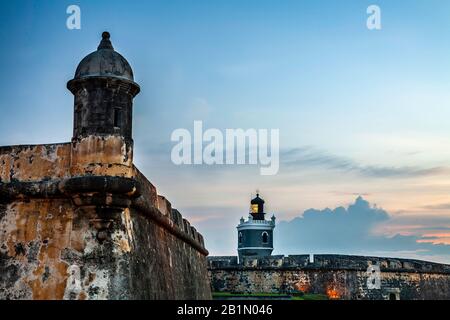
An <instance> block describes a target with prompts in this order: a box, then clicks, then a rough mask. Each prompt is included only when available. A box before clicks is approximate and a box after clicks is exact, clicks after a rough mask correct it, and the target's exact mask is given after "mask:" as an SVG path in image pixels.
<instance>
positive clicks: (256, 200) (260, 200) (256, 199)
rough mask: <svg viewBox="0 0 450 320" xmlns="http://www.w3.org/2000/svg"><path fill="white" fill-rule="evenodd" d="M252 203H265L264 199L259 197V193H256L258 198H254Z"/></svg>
mask: <svg viewBox="0 0 450 320" xmlns="http://www.w3.org/2000/svg"><path fill="white" fill-rule="evenodd" d="M250 203H251V204H264V200H263V199H261V198H260V197H259V193H257V194H256V198H254V199H253V200H252V201H251V202H250Z"/></svg>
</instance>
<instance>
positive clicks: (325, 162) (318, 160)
mask: <svg viewBox="0 0 450 320" xmlns="http://www.w3.org/2000/svg"><path fill="white" fill-rule="evenodd" d="M280 159H281V163H282V164H283V165H284V166H285V167H287V168H297V167H305V166H309V167H321V168H326V169H332V170H339V171H344V172H356V173H358V174H360V175H363V176H367V177H375V178H412V177H420V176H430V175H438V174H441V173H447V172H448V168H445V167H432V168H418V167H394V166H392V167H391V166H373V165H362V164H359V163H358V162H356V161H354V160H352V159H349V158H345V157H340V156H336V155H333V154H330V153H327V152H324V151H320V150H317V149H314V148H312V147H301V148H293V149H289V150H285V151H283V152H281V154H280Z"/></svg>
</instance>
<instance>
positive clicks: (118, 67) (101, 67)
mask: <svg viewBox="0 0 450 320" xmlns="http://www.w3.org/2000/svg"><path fill="white" fill-rule="evenodd" d="M109 38H110V34H109V32H103V34H102V40H101V42H100V44H99V46H98V48H97V51H94V52H92V53H91V54H88V55H87V56H86V57H85V58H84V59H83V60H81V62H80V64H79V65H78V67H77V71H76V72H75V78H74V79H84V78H89V77H114V78H119V79H125V80H129V81H133V82H134V78H133V70H132V69H131V66H130V64H129V63H128V61H127V60H126V59H125V58H124V57H122V55H120V54H119V53H117V52H116V51H114V48H113V46H112V44H111V41H110V40H109Z"/></svg>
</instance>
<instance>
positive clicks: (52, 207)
mask: <svg viewBox="0 0 450 320" xmlns="http://www.w3.org/2000/svg"><path fill="white" fill-rule="evenodd" d="M112 139H115V138H113V137H110V138H106V139H105V140H104V141H105V142H107V141H109V142H111V140H112ZM114 143H115V142H111V144H112V145H114ZM94 145H95V148H96V150H97V151H98V150H99V148H98V145H97V144H94ZM77 150H79V148H78V146H74V145H73V144H71V143H65V144H54V145H37V146H14V147H2V148H0V169H1V171H0V202H1V204H0V298H1V299H208V298H210V288H209V279H208V278H207V271H206V255H207V253H208V252H207V251H206V249H205V248H204V241H203V237H202V236H201V235H200V234H199V233H198V232H196V231H195V229H194V228H192V229H190V230H186V229H185V227H184V225H185V224H184V222H183V218H182V217H181V214H180V213H179V212H178V211H177V210H175V209H173V210H172V211H173V212H176V213H177V214H172V212H169V214H168V212H166V211H167V210H168V209H170V208H171V205H170V203H169V202H168V201H167V200H165V199H164V198H162V197H161V196H158V195H157V192H156V188H155V187H154V186H153V185H152V184H151V183H150V182H149V181H148V180H147V179H146V178H145V177H144V176H143V175H142V173H140V172H139V171H138V169H137V168H136V167H134V166H133V165H132V164H131V163H130V164H129V166H127V165H124V164H123V163H117V159H124V157H123V156H124V154H122V155H117V154H115V155H114V154H113V153H114V152H115V151H113V150H114V148H111V149H107V151H105V152H104V153H102V154H98V156H99V157H98V158H99V159H102V161H103V162H102V163H101V164H95V165H94V164H92V163H91V162H90V161H89V162H88V163H86V166H85V169H86V171H87V172H88V173H87V174H85V175H78V174H79V173H80V171H82V170H81V168H82V166H80V164H79V163H78V162H77V163H76V164H74V162H73V158H72V157H71V155H72V154H73V153H74V152H77ZM110 150H111V151H110ZM116 150H117V151H118V152H124V150H125V149H124V148H117V149H116ZM86 152H87V153H90V152H92V151H91V150H89V147H88V146H86ZM109 152H111V153H109ZM108 159H114V160H112V161H111V163H109V164H108V161H109V160H108ZM73 165H75V166H76V170H74V169H73V167H72V166H73ZM73 171H75V172H76V173H77V175H76V176H72V173H71V172H73ZM93 172H95V173H96V174H102V176H99V175H93V174H92V173H93ZM158 199H164V210H162V208H160V206H159V204H160V203H161V200H158ZM170 210H171V209H170ZM174 218H175V219H174Z"/></svg>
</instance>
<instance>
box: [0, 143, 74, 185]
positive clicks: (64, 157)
mask: <svg viewBox="0 0 450 320" xmlns="http://www.w3.org/2000/svg"><path fill="white" fill-rule="evenodd" d="M70 152H71V148H70V143H60V144H47V145H23V146H10V147H0V181H1V182H4V183H5V182H12V181H41V180H49V179H53V178H64V177H68V176H69V170H70V159H71V155H70Z"/></svg>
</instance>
